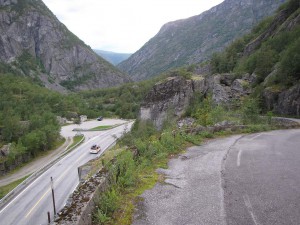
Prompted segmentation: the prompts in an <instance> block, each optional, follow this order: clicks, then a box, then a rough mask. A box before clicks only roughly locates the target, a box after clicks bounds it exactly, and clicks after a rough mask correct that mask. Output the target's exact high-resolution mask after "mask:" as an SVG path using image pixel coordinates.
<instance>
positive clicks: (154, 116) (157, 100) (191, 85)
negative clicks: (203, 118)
mask: <svg viewBox="0 0 300 225" xmlns="http://www.w3.org/2000/svg"><path fill="white" fill-rule="evenodd" d="M195 91H199V92H202V93H204V92H205V91H206V90H205V79H204V78H203V77H199V78H197V79H192V80H186V79H184V78H182V77H170V78H168V79H167V81H165V82H161V83H158V84H156V85H155V86H154V87H153V88H152V89H151V91H150V92H149V93H148V94H147V95H146V97H145V99H144V103H143V105H142V107H141V110H140V118H141V119H142V120H152V121H154V124H155V125H156V127H157V128H159V129H160V128H161V127H162V125H163V122H164V121H165V120H166V119H167V117H168V113H171V114H175V115H176V116H180V115H182V113H183V112H184V110H185V109H186V107H187V105H188V104H189V101H190V99H191V97H192V96H193V94H194V92H195Z"/></svg>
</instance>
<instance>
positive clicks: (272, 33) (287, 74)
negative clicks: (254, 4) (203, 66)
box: [210, 0, 300, 110]
mask: <svg viewBox="0 0 300 225" xmlns="http://www.w3.org/2000/svg"><path fill="white" fill-rule="evenodd" d="M299 4H300V3H299V1H298V0H291V1H289V2H287V3H286V4H284V5H283V6H282V7H281V8H280V9H279V10H278V11H277V13H276V14H275V15H274V16H273V17H269V18H267V19H265V20H264V21H262V22H261V23H260V24H259V25H258V26H256V27H255V28H254V29H253V30H252V32H251V33H250V34H248V35H245V36H244V37H242V38H240V39H237V40H236V41H234V42H233V43H232V44H231V45H230V46H229V47H227V48H226V50H225V51H223V52H222V53H218V54H214V55H213V56H212V59H211V62H210V64H211V69H212V73H213V74H214V73H229V72H230V73H232V74H233V75H234V76H237V77H238V76H240V75H242V74H244V73H249V74H252V73H254V74H256V76H257V81H256V95H257V97H260V98H263V95H264V93H265V91H266V90H268V91H270V92H273V93H277V94H279V93H281V92H283V91H285V90H288V89H289V88H290V87H292V86H295V85H297V84H299V80H300V64H299V62H300V55H299V52H300V8H299V7H300V6H299ZM262 107H263V108H265V106H264V105H262ZM270 109H272V108H269V110H270Z"/></svg>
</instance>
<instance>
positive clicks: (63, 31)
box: [0, 0, 130, 90]
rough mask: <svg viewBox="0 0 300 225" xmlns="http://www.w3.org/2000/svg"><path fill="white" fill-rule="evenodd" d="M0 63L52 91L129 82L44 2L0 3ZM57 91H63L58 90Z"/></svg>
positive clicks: (4, 0)
mask: <svg viewBox="0 0 300 225" xmlns="http://www.w3.org/2000/svg"><path fill="white" fill-rule="evenodd" d="M0 18H1V19H0V62H1V65H2V68H6V69H5V70H6V71H3V69H2V71H0V72H7V70H8V71H14V72H16V71H17V72H18V73H19V74H25V75H29V76H31V77H33V78H35V79H36V80H40V81H41V83H43V84H44V85H46V86H47V87H49V88H52V89H55V86H57V87H58V86H60V85H62V86H64V87H67V88H69V89H73V90H85V89H93V88H103V87H110V86H115V85H119V84H121V83H123V82H128V81H129V80H130V79H129V78H128V77H127V76H125V75H124V74H123V73H122V72H120V71H119V70H118V69H117V68H115V67H113V66H112V65H111V64H109V63H108V62H107V61H105V60H104V59H102V58H101V57H99V56H98V55H97V54H96V53H94V52H93V50H92V49H91V48H90V47H89V46H87V45H85V44H84V43H83V42H82V41H81V40H79V39H78V38H77V37H76V36H75V35H74V34H72V33H71V32H70V31H69V30H68V29H67V28H66V27H65V26H64V25H63V24H62V23H60V22H59V21H58V19H57V18H56V17H55V16H54V15H53V14H52V12H51V11H50V10H49V9H48V8H47V7H46V5H44V3H43V2H42V1H41V0H1V1H0ZM58 90H60V89H59V88H58Z"/></svg>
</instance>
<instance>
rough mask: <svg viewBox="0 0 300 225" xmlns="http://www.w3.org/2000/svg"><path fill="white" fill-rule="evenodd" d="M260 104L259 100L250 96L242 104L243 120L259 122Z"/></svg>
mask: <svg viewBox="0 0 300 225" xmlns="http://www.w3.org/2000/svg"><path fill="white" fill-rule="evenodd" d="M259 112H260V110H259V106H258V100H257V99H253V98H248V99H246V100H245V101H244V102H243V105H242V121H243V123H244V124H252V123H254V124H255V123H258V122H259Z"/></svg>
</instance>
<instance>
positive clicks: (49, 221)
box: [47, 212, 51, 224]
mask: <svg viewBox="0 0 300 225" xmlns="http://www.w3.org/2000/svg"><path fill="white" fill-rule="evenodd" d="M47 215H48V224H50V223H51V219H50V212H48V213H47Z"/></svg>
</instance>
